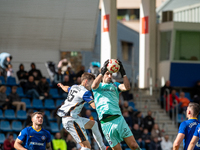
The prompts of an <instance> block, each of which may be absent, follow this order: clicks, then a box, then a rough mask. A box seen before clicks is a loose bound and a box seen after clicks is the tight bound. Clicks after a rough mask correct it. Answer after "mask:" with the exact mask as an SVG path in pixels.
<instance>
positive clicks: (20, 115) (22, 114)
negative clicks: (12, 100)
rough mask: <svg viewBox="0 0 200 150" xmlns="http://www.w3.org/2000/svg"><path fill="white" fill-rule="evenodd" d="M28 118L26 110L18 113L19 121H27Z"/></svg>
mask: <svg viewBox="0 0 200 150" xmlns="http://www.w3.org/2000/svg"><path fill="white" fill-rule="evenodd" d="M26 118H27V115H26V111H24V110H19V111H17V119H18V120H26Z"/></svg>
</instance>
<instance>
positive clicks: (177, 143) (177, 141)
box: [173, 133, 185, 150]
mask: <svg viewBox="0 0 200 150" xmlns="http://www.w3.org/2000/svg"><path fill="white" fill-rule="evenodd" d="M184 137H185V134H183V133H179V134H178V135H177V137H176V139H175V141H174V144H173V150H178V149H179V146H180V144H181V142H182V141H183V139H184Z"/></svg>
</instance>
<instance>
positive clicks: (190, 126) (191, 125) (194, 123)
mask: <svg viewBox="0 0 200 150" xmlns="http://www.w3.org/2000/svg"><path fill="white" fill-rule="evenodd" d="M194 125H197V122H193V123H191V124H190V125H189V128H192V127H193V126H194Z"/></svg>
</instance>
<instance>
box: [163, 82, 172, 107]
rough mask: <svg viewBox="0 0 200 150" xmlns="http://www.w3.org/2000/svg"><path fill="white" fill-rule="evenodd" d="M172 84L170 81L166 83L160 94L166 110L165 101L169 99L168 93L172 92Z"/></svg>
mask: <svg viewBox="0 0 200 150" xmlns="http://www.w3.org/2000/svg"><path fill="white" fill-rule="evenodd" d="M170 84H171V82H170V81H166V82H165V85H164V86H163V87H162V88H161V92H160V97H161V98H160V99H161V107H162V108H164V100H165V98H166V97H167V94H168V92H169V93H171V91H172V87H171V86H170ZM167 90H168V92H167Z"/></svg>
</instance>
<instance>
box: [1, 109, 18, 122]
mask: <svg viewBox="0 0 200 150" xmlns="http://www.w3.org/2000/svg"><path fill="white" fill-rule="evenodd" d="M4 116H5V118H6V119H9V120H13V119H16V117H15V112H14V110H12V109H7V110H5V113H4Z"/></svg>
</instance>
